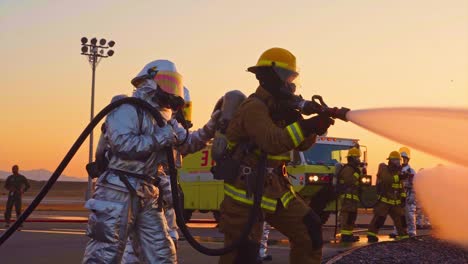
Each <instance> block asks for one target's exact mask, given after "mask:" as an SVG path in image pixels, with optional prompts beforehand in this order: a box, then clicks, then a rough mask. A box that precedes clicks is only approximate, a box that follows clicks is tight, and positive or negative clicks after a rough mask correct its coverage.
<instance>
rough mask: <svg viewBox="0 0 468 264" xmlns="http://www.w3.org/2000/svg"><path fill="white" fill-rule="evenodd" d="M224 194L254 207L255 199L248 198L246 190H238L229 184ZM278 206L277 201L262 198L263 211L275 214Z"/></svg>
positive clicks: (225, 186)
mask: <svg viewBox="0 0 468 264" xmlns="http://www.w3.org/2000/svg"><path fill="white" fill-rule="evenodd" d="M224 194H225V195H227V196H229V197H231V198H232V199H234V200H236V201H238V202H241V203H244V204H248V205H253V197H247V192H246V191H245V190H242V189H237V188H236V187H234V186H232V185H230V184H228V183H225V184H224ZM276 204H277V201H276V200H274V199H270V198H268V197H265V196H262V202H261V204H260V206H261V207H262V208H263V209H265V210H268V211H272V212H274V211H275V210H276Z"/></svg>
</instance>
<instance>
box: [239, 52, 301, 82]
mask: <svg viewBox="0 0 468 264" xmlns="http://www.w3.org/2000/svg"><path fill="white" fill-rule="evenodd" d="M260 67H273V69H274V70H275V72H276V73H277V74H278V76H279V77H280V78H281V79H282V80H283V81H286V82H290V83H292V82H293V81H294V79H296V77H297V76H298V75H299V73H298V71H297V68H296V57H295V56H294V55H293V54H292V53H291V52H290V51H288V50H286V49H283V48H271V49H268V50H266V51H265V52H263V53H262V55H260V58H259V59H258V61H257V64H256V65H255V66H252V67H249V68H248V69H247V70H248V71H249V72H252V73H257V70H258V69H259V68H260Z"/></svg>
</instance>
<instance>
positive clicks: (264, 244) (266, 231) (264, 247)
mask: <svg viewBox="0 0 468 264" xmlns="http://www.w3.org/2000/svg"><path fill="white" fill-rule="evenodd" d="M270 229H271V226H270V224H268V223H267V222H266V221H265V222H263V234H262V239H261V240H260V250H259V252H258V255H259V257H260V259H264V258H265V257H266V256H267V255H268V254H267V251H268V238H269V237H270Z"/></svg>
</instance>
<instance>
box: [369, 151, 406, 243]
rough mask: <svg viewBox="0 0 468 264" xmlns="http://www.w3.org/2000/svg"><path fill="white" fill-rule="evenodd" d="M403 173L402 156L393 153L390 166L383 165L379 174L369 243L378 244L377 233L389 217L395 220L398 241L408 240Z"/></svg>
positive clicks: (389, 160) (389, 162)
mask: <svg viewBox="0 0 468 264" xmlns="http://www.w3.org/2000/svg"><path fill="white" fill-rule="evenodd" d="M400 172H401V156H400V153H399V152H398V151H392V152H391V153H390V155H389V156H388V164H384V163H381V164H380V165H379V170H378V172H377V198H378V201H377V204H376V205H375V207H374V217H373V218H372V220H371V223H370V225H369V230H368V232H367V239H368V242H377V241H378V240H379V239H378V237H377V233H378V232H379V229H380V228H381V227H382V226H383V225H384V223H385V219H386V218H387V215H390V217H391V218H392V220H393V223H394V225H395V227H396V229H397V232H398V236H397V239H404V238H408V237H409V236H408V233H407V230H406V219H405V202H406V192H405V190H404V188H403V183H402V179H401V177H400Z"/></svg>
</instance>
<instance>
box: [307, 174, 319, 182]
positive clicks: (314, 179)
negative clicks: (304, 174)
mask: <svg viewBox="0 0 468 264" xmlns="http://www.w3.org/2000/svg"><path fill="white" fill-rule="evenodd" d="M318 180H319V177H318V176H317V175H314V176H309V182H318Z"/></svg>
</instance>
